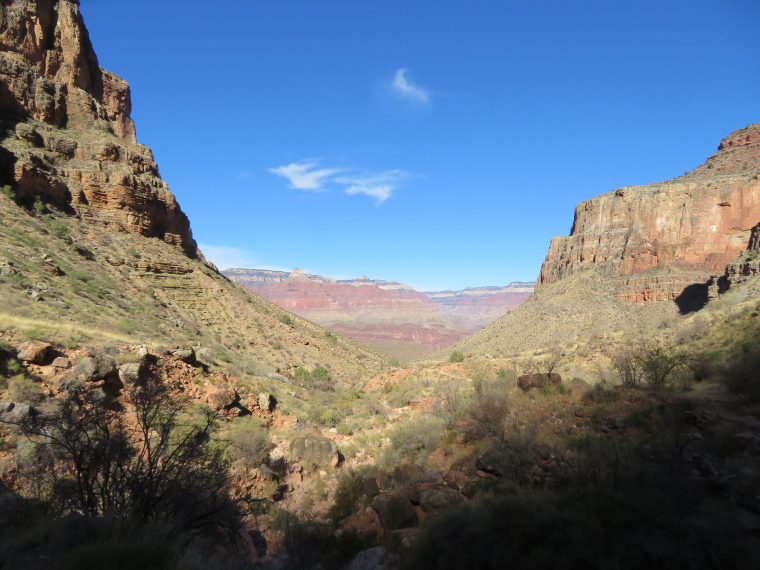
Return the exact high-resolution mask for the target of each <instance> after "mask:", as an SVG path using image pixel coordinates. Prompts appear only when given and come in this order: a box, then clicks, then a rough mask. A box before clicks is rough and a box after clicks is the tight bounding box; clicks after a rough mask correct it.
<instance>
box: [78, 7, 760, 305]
mask: <svg viewBox="0 0 760 570" xmlns="http://www.w3.org/2000/svg"><path fill="white" fill-rule="evenodd" d="M81 9H82V12H83V14H84V17H85V22H86V24H87V26H88V29H89V31H90V36H91V39H92V41H93V44H94V46H95V50H96V52H97V54H98V57H99V60H100V64H101V66H103V67H105V68H106V69H108V70H110V71H113V72H114V73H117V74H118V75H120V76H122V77H123V78H124V79H126V80H127V81H128V82H129V83H130V85H131V86H132V96H133V113H132V115H133V117H134V119H135V121H136V123H137V137H138V141H139V142H141V143H143V144H146V145H148V146H150V147H151V148H152V149H153V151H154V154H155V156H156V159H157V161H158V164H159V168H160V170H161V174H162V176H163V178H164V179H165V180H166V181H167V182H168V183H169V185H170V187H171V189H172V191H173V192H174V194H175V195H176V196H177V199H178V200H179V202H180V205H181V206H182V209H183V210H184V211H185V212H186V213H187V214H188V216H189V217H190V220H191V224H192V228H193V233H194V236H195V238H196V240H197V241H198V242H199V244H201V249H202V250H203V251H204V252H205V253H206V255H207V256H208V257H209V258H210V259H211V260H212V261H214V262H215V263H217V264H218V265H219V266H220V268H225V267H227V266H236V267H269V268H277V269H284V270H289V269H291V268H293V267H299V268H301V269H304V270H305V271H308V272H313V273H319V274H323V275H330V276H334V277H341V278H347V277H355V276H357V275H366V276H368V277H370V278H376V279H392V280H396V281H401V282H403V283H408V284H410V285H414V286H416V287H419V288H420V289H427V290H436V289H461V288H464V287H476V286H483V285H503V284H507V283H509V282H511V281H529V280H533V279H535V277H536V276H537V274H538V270H539V268H540V265H541V262H542V261H543V259H544V257H545V255H546V251H547V248H548V246H549V240H550V239H551V237H552V236H555V235H566V234H567V233H568V232H569V229H570V225H571V223H572V220H573V207H574V206H575V204H576V203H578V202H580V201H582V200H585V199H588V198H591V197H593V196H595V195H597V194H601V193H604V192H608V191H611V190H614V189H616V188H618V187H620V186H627V185H632V184H646V183H650V182H657V181H661V180H666V179H669V178H673V177H676V176H679V175H681V174H683V173H684V172H685V171H687V170H690V169H692V168H694V167H695V166H697V165H698V164H700V163H702V162H703V161H704V160H705V159H706V158H707V157H708V156H709V155H711V154H712V153H713V152H715V150H716V148H717V145H718V143H719V142H720V140H721V138H723V137H724V136H726V135H728V134H729V132H731V131H732V130H735V129H739V128H742V127H744V126H746V125H748V124H751V123H755V122H759V121H760V33H759V32H758V30H760V3H758V2H757V0H731V1H726V0H714V1H703V0H682V1H676V0H658V1H656V2H653V1H648V0H637V1H623V0H620V1H610V0H598V1H597V0H593V1H586V2H584V1H580V2H567V1H561V0H556V1H541V0H537V1H534V2H513V1H507V0H502V1H490V0H489V1H475V0H471V1H469V2H464V1H446V0H438V1H425V0H422V1H416V2H409V1H408V0H405V1H396V0H384V1H382V2H379V1H362V2H357V1H356V0H351V1H345V0H331V1H324V2H315V1H305V0H304V1H298V2H296V1H289V0H279V1H274V0H227V1H226V2H220V3H209V2H207V1H203V2H202V1H198V0H182V1H177V0H161V1H160V2H156V1H155V0H128V1H127V0H82V6H81Z"/></svg>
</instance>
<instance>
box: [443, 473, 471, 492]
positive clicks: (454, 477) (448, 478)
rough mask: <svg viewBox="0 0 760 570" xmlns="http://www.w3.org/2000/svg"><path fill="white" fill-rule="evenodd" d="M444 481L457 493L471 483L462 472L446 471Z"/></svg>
mask: <svg viewBox="0 0 760 570" xmlns="http://www.w3.org/2000/svg"><path fill="white" fill-rule="evenodd" d="M443 480H444V481H445V482H446V484H447V485H448V486H449V487H451V488H452V489H454V490H455V491H460V490H461V489H463V488H464V486H465V485H467V483H469V482H470V478H469V477H467V475H465V474H464V473H462V472H461V471H446V473H444V477H443Z"/></svg>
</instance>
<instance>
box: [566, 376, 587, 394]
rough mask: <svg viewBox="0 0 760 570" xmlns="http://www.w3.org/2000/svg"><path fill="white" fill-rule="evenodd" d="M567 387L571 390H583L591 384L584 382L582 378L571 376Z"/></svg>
mask: <svg viewBox="0 0 760 570" xmlns="http://www.w3.org/2000/svg"><path fill="white" fill-rule="evenodd" d="M567 387H568V388H571V389H572V390H577V391H579V392H583V391H586V390H588V389H589V388H591V384H589V383H588V382H586V381H585V380H584V379H583V378H573V379H572V380H570V382H568V383H567Z"/></svg>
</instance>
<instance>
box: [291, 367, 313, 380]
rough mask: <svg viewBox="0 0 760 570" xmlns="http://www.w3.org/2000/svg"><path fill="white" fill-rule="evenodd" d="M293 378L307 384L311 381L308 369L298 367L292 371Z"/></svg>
mask: <svg viewBox="0 0 760 570" xmlns="http://www.w3.org/2000/svg"><path fill="white" fill-rule="evenodd" d="M293 377H294V378H295V379H296V380H298V381H300V382H309V381H311V372H309V370H308V368H304V367H303V366H299V367H298V368H296V369H295V370H294V371H293Z"/></svg>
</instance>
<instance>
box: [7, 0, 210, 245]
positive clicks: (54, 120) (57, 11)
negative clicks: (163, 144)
mask: <svg viewBox="0 0 760 570" xmlns="http://www.w3.org/2000/svg"><path fill="white" fill-rule="evenodd" d="M130 112H131V99H130V92H129V86H128V85H127V84H126V82H125V81H123V80H122V79H121V78H119V77H117V76H116V75H114V74H112V73H109V72H108V71H106V70H104V69H101V68H100V66H99V65H98V60H97V57H96V56H95V52H94V51H93V49H92V45H91V44H90V40H89V36H88V33H87V29H86V28H85V26H84V22H83V20H82V15H81V13H80V12H79V2H78V1H77V0H36V1H35V0H4V1H3V2H1V3H0V123H2V124H0V127H1V130H0V133H2V134H0V184H10V185H11V186H13V187H14V189H15V190H16V193H17V195H18V197H19V199H20V200H22V201H27V202H28V201H31V200H34V199H35V198H37V197H39V198H41V199H43V200H45V201H47V202H50V203H52V204H54V205H56V206H57V207H60V208H73V209H74V210H75V211H76V212H77V213H78V214H79V215H80V216H81V217H82V218H84V219H87V220H89V221H92V222H100V223H104V224H107V225H110V226H113V227H115V228H117V229H119V230H125V231H130V232H134V233H138V234H140V235H144V236H147V237H158V238H160V239H163V240H165V241H167V242H169V243H171V244H174V245H177V246H179V247H181V248H182V249H184V250H185V252H186V253H188V254H189V255H191V256H195V255H197V253H198V252H197V247H196V244H195V241H193V238H192V234H191V231H190V224H189V222H188V220H187V217H186V216H185V215H184V214H183V213H182V211H181V210H180V208H179V205H178V204H177V201H176V200H175V198H174V196H173V195H172V193H171V192H170V191H169V189H168V186H167V185H166V183H165V182H164V181H163V180H161V178H160V175H159V173H158V167H157V166H156V163H155V162H154V160H153V155H152V153H151V151H150V149H149V148H147V147H145V146H143V145H139V144H137V143H136V139H135V127H134V123H133V121H132V119H131V118H130ZM9 132H10V133H12V134H10V135H9V134H7V133H9Z"/></svg>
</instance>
